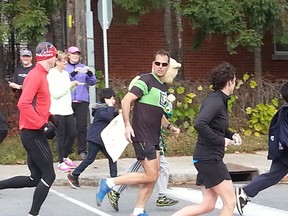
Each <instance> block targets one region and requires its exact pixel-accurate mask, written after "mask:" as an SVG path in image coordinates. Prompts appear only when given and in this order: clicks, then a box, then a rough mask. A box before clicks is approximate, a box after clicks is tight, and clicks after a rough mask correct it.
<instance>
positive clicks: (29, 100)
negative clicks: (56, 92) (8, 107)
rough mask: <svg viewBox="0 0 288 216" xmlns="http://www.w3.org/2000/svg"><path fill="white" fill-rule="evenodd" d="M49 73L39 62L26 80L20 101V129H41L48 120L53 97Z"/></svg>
mask: <svg viewBox="0 0 288 216" xmlns="http://www.w3.org/2000/svg"><path fill="white" fill-rule="evenodd" d="M47 74H48V71H47V70H46V69H45V68H44V67H43V66H42V65H41V64H38V63H37V64H36V65H35V67H34V68H33V69H32V70H31V71H30V72H29V74H28V76H27V77H26V78H25V80H24V83H23V91H22V94H21V97H20V99H19V101H18V108H19V110H20V119H19V129H20V130H22V129H24V128H25V129H32V130H33V129H41V127H42V126H43V125H44V124H45V123H47V122H48V118H49V115H50V112H49V109H50V104H51V99H50V92H49V86H48V81H47V78H46V76H47Z"/></svg>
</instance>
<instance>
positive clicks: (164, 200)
mask: <svg viewBox="0 0 288 216" xmlns="http://www.w3.org/2000/svg"><path fill="white" fill-rule="evenodd" d="M178 202H179V201H178V200H174V199H171V198H168V197H166V196H160V197H158V199H157V201H156V206H158V207H163V206H173V205H176V204H177V203H178Z"/></svg>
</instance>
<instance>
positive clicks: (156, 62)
mask: <svg viewBox="0 0 288 216" xmlns="http://www.w3.org/2000/svg"><path fill="white" fill-rule="evenodd" d="M154 64H155V65H156V66H158V67H159V66H160V65H161V64H162V67H167V66H168V63H167V62H158V61H155V62H154Z"/></svg>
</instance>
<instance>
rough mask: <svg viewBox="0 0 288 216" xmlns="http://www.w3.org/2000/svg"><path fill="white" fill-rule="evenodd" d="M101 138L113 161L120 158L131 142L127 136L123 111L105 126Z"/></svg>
mask: <svg viewBox="0 0 288 216" xmlns="http://www.w3.org/2000/svg"><path fill="white" fill-rule="evenodd" d="M101 138H102V140H103V143H104V145H105V148H106V150H107V152H108V154H109V155H110V157H111V158H112V160H113V162H115V161H116V160H118V159H119V157H120V156H121V154H122V153H123V151H124V150H125V148H126V146H127V145H128V143H129V142H128V141H127V140H126V137H125V125H124V121H123V116H122V114H121V113H120V114H119V115H118V116H116V117H115V118H114V119H113V120H112V121H111V122H110V123H109V125H107V127H106V128H104V130H103V131H102V132H101Z"/></svg>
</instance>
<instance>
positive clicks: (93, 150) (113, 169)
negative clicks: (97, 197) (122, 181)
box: [72, 141, 118, 177]
mask: <svg viewBox="0 0 288 216" xmlns="http://www.w3.org/2000/svg"><path fill="white" fill-rule="evenodd" d="M99 151H101V152H102V153H103V154H104V155H105V157H106V158H107V159H108V160H109V169H110V176H111V177H116V176H117V174H118V171H117V161H116V162H115V163H114V162H113V160H112V158H111V157H110V156H109V154H108V153H107V151H106V149H105V147H104V146H102V145H100V144H97V143H94V142H91V141H88V155H87V157H86V158H85V159H84V160H83V161H82V162H81V164H80V165H79V166H78V167H77V168H76V169H75V170H74V171H73V173H72V174H73V175H75V176H79V175H80V174H81V173H82V172H83V171H84V170H85V169H86V168H87V167H88V166H89V165H90V164H92V163H93V162H94V160H95V158H96V156H97V154H98V152H99Z"/></svg>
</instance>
